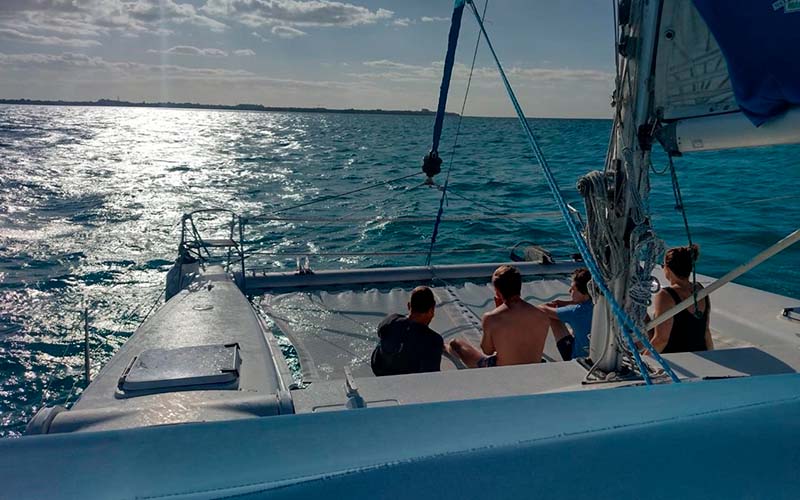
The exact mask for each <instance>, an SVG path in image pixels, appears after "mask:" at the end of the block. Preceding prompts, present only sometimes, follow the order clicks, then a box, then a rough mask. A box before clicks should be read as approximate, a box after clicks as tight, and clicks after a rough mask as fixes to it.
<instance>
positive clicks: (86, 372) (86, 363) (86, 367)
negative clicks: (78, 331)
mask: <svg viewBox="0 0 800 500" xmlns="http://www.w3.org/2000/svg"><path fill="white" fill-rule="evenodd" d="M89 340H90V339H89V304H88V303H87V301H85V300H84V303H83V377H84V379H85V380H86V384H87V385H88V384H89V382H91V366H92V365H91V360H90V358H89V351H90V345H89Z"/></svg>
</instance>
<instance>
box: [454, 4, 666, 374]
mask: <svg viewBox="0 0 800 500" xmlns="http://www.w3.org/2000/svg"><path fill="white" fill-rule="evenodd" d="M467 1H468V3H469V5H470V7H471V8H472V12H473V14H474V15H475V19H476V21H477V22H478V25H479V26H480V28H481V32H482V33H483V37H484V38H485V39H486V45H487V46H488V47H489V50H490V51H491V53H492V57H493V58H494V61H495V63H496V64H497V70H498V71H499V72H500V77H501V78H502V79H503V85H504V86H505V88H506V92H507V93H508V97H509V99H511V104H512V105H513V106H514V110H515V111H516V113H517V118H518V119H519V121H520V124H521V125H522V129H523V130H524V132H525V134H526V135H527V138H528V143H529V144H530V146H531V149H532V150H533V154H534V156H535V157H536V161H537V162H538V163H539V165H540V166H541V167H542V171H543V172H544V176H545V179H547V184H548V186H549V187H550V191H551V192H552V193H553V197H554V198H555V201H556V205H558V209H559V210H560V211H561V215H562V216H563V217H564V221H565V222H566V224H567V229H568V230H569V233H570V235H571V236H572V239H573V240H575V244H576V246H577V247H578V251H580V253H581V256H582V257H583V261H584V262H585V263H586V267H587V268H588V269H589V272H590V273H591V275H592V279H593V280H594V282H595V284H596V285H597V287H598V288H599V289H600V291H601V292H602V293H603V295H604V296H605V297H606V300H607V301H608V304H609V305H610V306H611V310H612V311H613V313H614V315H615V316H616V317H617V319H618V320H619V322H620V324H621V326H622V328H621V330H622V334H623V336H624V337H625V341H626V342H627V344H628V348H629V349H630V351H631V353H632V354H633V358H634V361H635V362H636V366H637V367H638V368H639V372H640V373H641V374H642V377H643V378H644V381H645V383H646V384H648V385H649V384H652V383H653V382H652V380H651V379H650V375H649V373H648V372H647V370H646V368H645V366H644V362H643V361H642V358H641V356H639V351H638V350H637V349H636V345H635V343H634V340H633V336H632V335H631V332H633V333H634V334H635V335H636V336H637V337H638V338H639V340H640V341H641V342H642V344H644V346H645V348H647V349H648V350H649V351H650V353H651V354H652V355H653V357H654V358H655V359H656V361H658V362H659V364H661V366H662V367H663V368H664V371H666V372H667V374H669V376H670V378H671V379H672V381H673V382H680V380H678V377H677V376H676V375H675V373H674V372H673V371H672V369H671V368H670V367H669V365H668V364H667V362H666V361H665V360H664V359H663V358H662V357H661V356H659V354H658V353H657V352H656V350H655V349H653V346H652V345H651V344H650V341H649V340H648V339H647V337H646V336H644V335H642V333H641V332H640V331H639V329H638V328H637V327H636V324H635V323H634V322H633V320H632V319H631V318H630V317H629V316H628V315H627V313H625V310H624V309H623V308H622V307H621V306H620V305H619V303H618V302H617V301H616V299H615V298H614V295H613V294H612V293H611V291H610V290H609V289H608V286H607V285H606V283H605V281H604V280H603V275H602V274H601V273H600V269H599V267H598V266H597V262H596V261H595V259H594V256H593V255H592V253H591V252H590V251H589V248H588V246H587V245H586V241H585V240H584V239H583V236H582V235H581V234H580V232H579V231H578V228H577V227H576V226H575V222H574V221H573V220H572V218H571V217H570V214H569V209H568V208H567V204H566V202H565V201H564V197H563V196H562V195H561V190H560V189H559V187H558V183H556V180H555V178H554V177H553V173H552V172H551V171H550V167H549V165H548V164H547V160H546V159H545V157H544V154H543V153H542V150H541V148H540V147H539V144H538V143H537V142H536V138H535V137H534V136H533V131H532V130H531V127H530V124H529V123H528V120H527V119H526V118H525V114H524V113H523V111H522V107H521V106H520V104H519V101H518V100H517V97H516V96H515V95H514V90H513V89H512V88H511V84H510V83H509V81H508V78H507V77H506V73H505V71H504V70H503V66H502V65H501V64H500V59H499V58H498V57H497V53H496V52H495V50H494V47H493V46H492V42H491V40H490V39H489V35H488V33H486V28H485V27H484V25H483V21H482V20H481V16H480V15H479V14H478V10H477V8H476V7H475V4H474V3H473V2H472V0H467Z"/></svg>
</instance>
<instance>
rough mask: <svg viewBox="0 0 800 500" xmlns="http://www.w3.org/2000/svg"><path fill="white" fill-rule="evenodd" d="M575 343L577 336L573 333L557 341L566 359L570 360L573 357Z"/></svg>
mask: <svg viewBox="0 0 800 500" xmlns="http://www.w3.org/2000/svg"><path fill="white" fill-rule="evenodd" d="M574 344H575V337H573V336H572V335H567V336H565V337H562V338H561V340H559V341H558V342H556V347H558V352H559V353H560V354H561V357H562V358H563V359H564V361H569V360H571V359H572V348H573V345H574Z"/></svg>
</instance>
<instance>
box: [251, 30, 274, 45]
mask: <svg viewBox="0 0 800 500" xmlns="http://www.w3.org/2000/svg"><path fill="white" fill-rule="evenodd" d="M250 34H251V35H253V36H254V37H256V38H258V39H259V40H261V41H262V42H264V43H269V38H264V37H263V36H261V35H259V34H258V33H256V32H255V31H254V32H252V33H250Z"/></svg>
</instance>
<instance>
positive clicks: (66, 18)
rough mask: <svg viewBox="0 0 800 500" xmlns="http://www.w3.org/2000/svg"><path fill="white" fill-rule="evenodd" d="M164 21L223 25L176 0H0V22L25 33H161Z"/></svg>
mask: <svg viewBox="0 0 800 500" xmlns="http://www.w3.org/2000/svg"><path fill="white" fill-rule="evenodd" d="M167 24H191V25H195V26H199V27H203V28H207V29H211V30H214V31H223V30H224V29H225V28H226V25H225V24H224V23H222V22H220V21H217V20H215V19H211V18H210V17H208V16H206V15H204V14H201V13H199V12H198V11H197V9H196V8H195V6H194V5H192V4H191V3H179V2H177V1H176V0H0V25H3V26H6V27H12V28H15V29H18V30H24V31H26V32H28V33H31V32H33V34H39V33H36V32H41V31H45V32H47V31H49V32H56V33H62V34H71V35H75V36H79V35H88V36H97V35H99V34H109V32H110V31H111V30H114V31H116V32H118V33H119V34H121V35H123V36H131V35H136V34H141V33H153V34H158V33H163V32H164V31H165V25H167Z"/></svg>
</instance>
